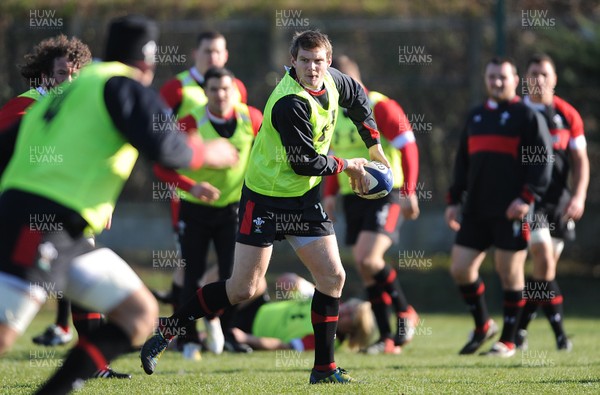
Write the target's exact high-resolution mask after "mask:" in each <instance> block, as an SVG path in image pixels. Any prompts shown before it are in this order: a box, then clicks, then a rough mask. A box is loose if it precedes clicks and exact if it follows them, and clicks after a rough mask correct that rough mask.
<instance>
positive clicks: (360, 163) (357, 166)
mask: <svg viewBox="0 0 600 395" xmlns="http://www.w3.org/2000/svg"><path fill="white" fill-rule="evenodd" d="M346 161H347V162H348V167H346V170H344V171H345V172H346V174H347V175H348V177H350V185H351V186H352V190H354V191H356V190H358V191H360V193H362V194H365V195H366V194H367V193H369V179H368V178H367V172H366V171H365V167H364V166H365V165H366V164H367V163H369V161H368V160H366V159H365V158H353V159H346Z"/></svg>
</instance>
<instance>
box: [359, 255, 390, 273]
mask: <svg viewBox="0 0 600 395" xmlns="http://www.w3.org/2000/svg"><path fill="white" fill-rule="evenodd" d="M384 265H385V263H383V262H382V260H381V259H377V258H374V257H371V256H365V257H363V258H362V259H361V260H359V261H358V267H359V270H361V271H365V272H374V271H377V269H378V268H379V266H381V268H383V266H384Z"/></svg>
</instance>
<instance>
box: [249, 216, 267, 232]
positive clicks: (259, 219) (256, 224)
mask: <svg viewBox="0 0 600 395" xmlns="http://www.w3.org/2000/svg"><path fill="white" fill-rule="evenodd" d="M252 222H254V233H262V229H261V228H260V227H261V226H263V224H264V223H265V221H264V220H263V219H262V217H256V218H255V219H254V220H252Z"/></svg>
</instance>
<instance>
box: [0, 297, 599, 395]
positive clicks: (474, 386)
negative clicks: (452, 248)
mask: <svg viewBox="0 0 600 395" xmlns="http://www.w3.org/2000/svg"><path fill="white" fill-rule="evenodd" d="M53 318H54V303H50V305H48V306H47V307H45V308H44V309H43V311H42V312H41V313H40V314H39V315H38V317H37V318H36V319H35V320H34V322H33V323H32V325H31V326H30V328H29V329H28V331H27V332H26V333H25V335H24V336H23V337H21V338H20V339H19V341H18V342H17V344H16V345H15V347H14V348H13V350H12V351H11V352H10V353H9V354H7V355H6V356H4V357H3V358H2V359H0V392H1V393H3V394H4V393H5V394H29V393H32V392H33V391H34V390H35V389H36V388H37V386H39V385H40V384H41V383H42V382H44V380H46V379H47V378H48V377H49V376H50V375H51V373H52V372H53V370H54V368H55V367H56V366H57V365H58V364H60V360H61V358H62V357H63V356H64V355H65V353H66V351H67V347H65V346H63V347H57V348H44V347H39V346H35V345H34V344H33V343H32V342H31V337H32V335H34V334H37V333H38V332H40V331H42V330H43V329H44V328H45V326H46V325H47V324H48V323H50V322H51V321H52V320H53ZM495 319H496V320H498V319H500V317H498V316H496V317H495ZM598 324H599V322H598V320H597V319H590V318H581V317H567V322H566V326H567V329H568V333H569V334H571V336H572V338H573V341H574V345H575V347H574V350H573V351H572V352H571V353H560V352H558V351H555V348H554V338H553V336H552V333H551V331H550V328H549V326H548V323H547V322H546V320H545V319H542V318H538V319H536V320H535V321H534V322H532V324H531V326H530V351H528V352H526V353H522V352H518V353H517V355H516V356H515V357H513V358H510V359H505V360H500V359H492V358H488V357H481V356H458V355H457V351H458V350H459V349H460V347H461V346H462V345H463V343H464V341H465V340H466V335H467V332H468V331H469V329H470V327H471V319H470V317H469V316H468V315H467V314H453V315H445V314H427V313H422V314H421V322H420V326H419V327H418V329H417V336H416V338H415V340H414V341H413V343H411V344H410V345H408V346H407V347H406V348H405V349H404V351H403V353H402V354H401V355H398V356H389V355H383V356H367V355H359V354H353V353H350V352H348V351H346V350H340V351H338V352H337V354H336V360H337V362H338V364H339V365H340V366H342V367H344V368H345V369H347V370H349V371H350V373H351V375H352V376H354V377H355V378H357V379H359V380H361V381H363V382H362V383H359V384H351V385H344V386H337V385H319V386H310V385H308V384H307V383H308V375H309V369H310V367H311V366H312V359H313V354H312V352H306V353H302V354H296V353H292V352H287V351H286V352H285V353H282V352H281V351H280V352H254V353H253V354H249V355H239V354H238V355H234V354H224V355H220V356H215V355H211V354H208V353H205V354H203V359H202V361H200V362H190V361H185V360H183V359H182V357H181V355H180V354H177V353H175V352H166V353H165V354H164V355H163V358H162V359H161V361H160V363H159V365H158V368H157V372H156V373H155V374H154V375H152V376H146V375H145V374H144V372H143V371H142V369H141V368H140V362H139V358H138V355H137V354H136V353H132V354H128V355H126V356H124V357H121V358H120V359H118V360H117V361H115V362H114V363H113V367H114V368H115V369H116V370H119V371H123V372H130V373H132V374H133V379H132V380H118V381H116V380H102V379H95V380H90V381H88V382H87V384H86V386H85V387H84V389H83V390H81V391H79V392H77V393H78V394H131V395H133V394H145V395H146V394H152V395H157V394H198V393H206V394H213V393H219V394H221V393H222V394H230V393H233V394H284V393H285V394H313V393H314V394H318V393H321V394H330V393H334V394H338V393H339V394H347V393H353V394H354V393H356V394H440V393H444V394H446V393H448V394H452V393H453V394H489V393H493V394H575V393H578V394H581V393H587V394H597V393H600V342H599V341H598V335H597V333H598V331H597V327H598ZM486 348H487V347H486Z"/></svg>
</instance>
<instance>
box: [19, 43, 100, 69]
mask: <svg viewBox="0 0 600 395" xmlns="http://www.w3.org/2000/svg"><path fill="white" fill-rule="evenodd" d="M62 57H66V58H67V59H68V61H69V62H71V63H73V64H74V65H75V66H76V67H78V68H81V67H83V66H85V65H86V64H88V63H90V62H91V61H92V54H91V52H90V49H89V48H88V46H87V45H85V44H84V43H83V42H81V41H80V40H79V39H78V38H76V37H72V38H71V39H70V40H69V39H68V38H67V36H65V35H64V34H60V35H58V36H56V37H51V38H47V39H45V40H43V41H41V42H40V43H39V44H38V45H36V46H35V47H34V48H33V51H32V52H30V53H28V54H26V55H25V64H22V65H19V66H18V67H19V68H20V70H21V75H22V76H23V77H24V78H26V79H34V78H35V79H39V78H42V74H46V75H52V70H53V69H54V60H55V59H57V58H62Z"/></svg>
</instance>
